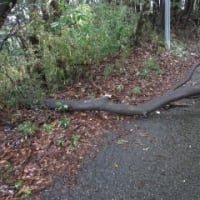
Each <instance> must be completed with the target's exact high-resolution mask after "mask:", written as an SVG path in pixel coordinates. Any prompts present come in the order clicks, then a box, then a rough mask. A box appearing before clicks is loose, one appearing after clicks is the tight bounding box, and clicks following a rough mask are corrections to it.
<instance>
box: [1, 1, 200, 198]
mask: <svg viewBox="0 0 200 200" xmlns="http://www.w3.org/2000/svg"><path fill="white" fill-rule="evenodd" d="M12 2H15V1H12ZM23 2H26V3H23ZM23 2H22V1H18V2H17V4H14V3H13V6H14V7H13V10H10V8H8V11H9V13H7V15H8V18H7V20H6V21H4V20H3V22H4V25H3V23H2V19H1V18H2V16H1V15H0V27H1V29H0V81H1V87H0V111H1V112H0V117H1V121H0V147H1V148H0V199H1V198H5V199H28V198H30V197H32V196H34V195H35V196H34V197H37V198H39V196H37V195H38V193H37V192H38V191H42V190H43V189H44V188H46V187H48V186H49V185H50V184H51V183H52V180H53V178H55V177H56V176H59V175H63V174H64V175H66V176H69V177H70V180H69V183H67V184H68V185H69V186H74V185H75V178H76V175H77V173H78V171H79V169H80V163H81V162H82V161H83V159H84V158H85V157H86V156H93V155H94V154H95V149H96V147H98V145H99V144H101V142H102V135H103V133H105V132H106V130H109V129H117V128H119V127H117V125H116V124H120V122H121V121H123V120H125V119H127V117H124V116H118V115H111V114H108V113H105V112H98V111H97V112H79V113H77V112H69V108H68V107H67V106H63V104H62V103H59V102H58V104H57V105H56V109H55V110H49V109H47V108H45V107H41V105H40V102H41V101H42V100H43V99H45V98H55V99H59V100H63V99H91V98H96V97H100V96H103V95H108V96H111V97H112V99H113V100H114V101H115V102H122V103H129V104H133V105H134V104H137V103H141V102H144V101H147V100H150V99H151V98H152V97H154V96H159V95H161V94H163V93H164V92H166V91H167V90H168V89H169V88H170V87H171V85H172V84H173V83H174V82H175V81H176V80H178V79H180V77H182V76H183V73H184V72H185V71H186V69H187V68H189V67H190V66H191V64H192V63H194V62H195V61H196V60H198V58H199V56H198V53H199V51H198V47H199V46H198V44H197V41H198V39H199V34H198V31H199V24H198V23H199V22H198V20H199V14H198V12H197V10H198V9H199V7H200V6H199V3H195V4H194V3H193V4H192V5H191V2H193V1H186V2H187V3H186V4H187V6H189V8H190V6H193V8H194V10H193V11H192V12H191V13H190V9H189V8H187V7H186V5H185V9H182V8H181V5H182V4H180V1H179V4H178V5H179V6H178V7H177V4H172V10H173V12H176V13H175V14H177V15H175V14H174V13H173V15H172V24H173V26H174V27H175V29H176V30H173V35H172V36H173V40H172V49H171V50H170V51H168V50H166V49H165V45H164V41H163V32H162V25H163V24H162V23H163V21H162V15H161V10H162V7H159V6H158V2H159V1H155V4H154V6H153V7H151V6H150V4H149V3H148V1H145V3H144V4H143V3H142V2H143V1H128V2H126V1H124V2H122V1H120V2H118V1H115V2H114V1H111V2H91V3H70V4H66V1H64V0H59V1H51V2H53V3H51V4H47V3H44V4H41V3H40V1H31V2H30V1H23ZM173 2H175V1H173ZM189 2H190V3H189ZM195 2H197V1H195ZM195 6H196V7H195ZM141 8H143V9H141ZM1 9H2V8H1V4H0V11H1ZM8 11H7V12H8ZM182 11H185V12H186V13H185V14H184V13H183V12H182ZM180 16H181V17H182V18H184V17H185V21H184V22H183V21H181V19H182V18H180ZM197 19H198V20H197ZM177 27H178V28H179V29H178V28H177ZM191 27H192V28H193V29H191ZM183 28H184V30H185V28H186V31H184V33H185V35H183V32H181V31H180V30H183ZM177 30H178V31H177ZM191 30H193V35H192V37H189V36H191V32H190V31H191ZM188 35H189V36H188ZM184 38H189V39H187V41H186V40H184ZM194 44H195V45H194ZM191 47H192V50H191ZM194 47H195V48H194ZM91 149H92V151H91Z"/></svg>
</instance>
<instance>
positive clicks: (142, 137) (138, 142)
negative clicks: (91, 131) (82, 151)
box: [41, 103, 200, 200]
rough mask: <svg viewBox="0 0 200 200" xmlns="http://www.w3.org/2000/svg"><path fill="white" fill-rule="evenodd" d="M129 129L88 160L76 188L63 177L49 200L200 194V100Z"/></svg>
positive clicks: (195, 199)
mask: <svg viewBox="0 0 200 200" xmlns="http://www.w3.org/2000/svg"><path fill="white" fill-rule="evenodd" d="M123 128H124V130H126V132H127V134H126V135H123V136H121V137H120V138H116V135H118V133H110V134H108V135H107V136H106V137H107V138H105V140H106V141H108V142H107V143H105V145H103V146H102V147H101V148H100V151H99V153H98V154H97V156H96V157H95V158H94V159H93V160H89V161H87V162H86V163H85V164H84V165H83V169H82V172H81V173H80V175H79V177H78V185H77V188H76V189H75V190H74V191H70V190H69V189H67V188H66V187H65V186H64V185H63V184H62V180H61V179H57V180H55V182H54V185H53V186H52V188H50V189H49V190H48V191H44V192H42V193H41V197H42V199H43V200H47V199H48V200H68V199H69V200H200V103H196V104H195V105H193V106H191V107H188V108H176V109H171V110H169V111H165V112H163V113H162V112H161V114H159V115H158V114H153V115H152V116H151V117H148V118H147V119H141V120H137V121H135V120H134V121H129V122H127V123H126V124H123Z"/></svg>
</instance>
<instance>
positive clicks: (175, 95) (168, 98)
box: [45, 87, 200, 116]
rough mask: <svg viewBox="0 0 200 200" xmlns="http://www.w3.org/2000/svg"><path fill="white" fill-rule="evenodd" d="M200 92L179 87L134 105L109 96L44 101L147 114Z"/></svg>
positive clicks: (82, 108)
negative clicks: (111, 99) (122, 102)
mask: <svg viewBox="0 0 200 200" xmlns="http://www.w3.org/2000/svg"><path fill="white" fill-rule="evenodd" d="M197 94H200V88H199V87H192V88H180V89H177V90H175V91H172V92H171V93H170V94H166V95H163V96H161V97H156V98H154V99H152V100H151V101H148V102H146V103H142V104H138V105H136V106H133V105H128V104H120V103H112V102H110V100H109V97H102V98H97V99H91V100H69V101H68V100H66V101H64V100H61V101H58V100H54V99H48V100H46V101H45V105H46V106H47V107H48V108H50V109H56V108H57V105H58V104H59V105H60V104H61V105H62V106H63V107H68V110H72V111H92V110H97V111H107V112H110V113H116V114H121V115H144V116H145V115H147V114H148V113H150V112H152V111H155V110H156V109H158V108H160V107H162V106H164V105H166V104H168V103H169V102H173V101H176V100H179V99H182V98H185V97H188V96H194V95H197Z"/></svg>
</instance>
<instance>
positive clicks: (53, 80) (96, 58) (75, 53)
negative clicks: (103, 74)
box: [0, 0, 200, 105]
mask: <svg viewBox="0 0 200 200" xmlns="http://www.w3.org/2000/svg"><path fill="white" fill-rule="evenodd" d="M159 2H160V3H159ZM171 2H172V24H173V28H174V27H175V29H176V30H182V29H180V28H184V29H185V28H186V27H187V26H188V27H190V28H189V29H190V30H192V31H193V35H195V36H198V35H199V21H200V20H199V9H200V6H199V5H200V1H189V0H187V1H181V0H173V1H171ZM16 3H17V4H16ZM13 7H14V9H13V10H12V12H11V9H12V8H13ZM0 11H1V13H2V14H1V15H0V27H1V31H0V51H1V54H0V61H1V63H0V78H1V89H0V96H1V99H0V101H1V104H4V103H5V102H6V104H9V105H17V104H18V103H25V102H26V103H28V104H33V103H36V102H35V99H39V98H41V97H42V96H43V95H44V94H45V93H46V92H48V91H50V92H55V91H57V90H58V89H60V88H62V87H63V86H64V85H66V84H70V83H73V82H74V81H76V80H78V79H79V78H80V77H88V78H92V74H91V67H92V66H93V65H94V64H96V63H99V62H101V61H105V60H107V59H108V58H111V57H112V56H115V55H116V54H120V55H122V56H123V55H128V52H129V50H130V47H133V46H134V45H138V44H141V43H142V42H143V41H147V40H154V41H153V42H155V46H156V49H155V51H157V50H158V48H159V45H161V44H163V43H162V42H161V41H162V38H161V37H160V35H161V33H162V30H163V29H162V27H163V19H164V18H163V17H164V15H163V13H164V0H161V1H158V0H154V1H142V0H131V1H130V0H129V1H126V0H124V1H116V0H115V1H103V2H100V1H93V0H91V1H87V2H86V1H84V2H82V1H81V2H78V1H76V2H75V1H65V0H59V1H55V0H51V1H48V2H45V3H42V1H37V0H29V1H28V0H26V1H20V0H19V1H18V2H17V1H15V0H5V1H4V2H3V4H0ZM10 12H11V14H10V15H9V13H10ZM7 15H8V16H9V18H8V19H7V21H6V22H5V19H6V16H7ZM3 22H5V23H4V26H2V25H3ZM177 27H179V28H177ZM191 27H192V28H191ZM180 32H181V31H180ZM190 37H191V34H190ZM8 99H9V101H8ZM33 99H34V102H33Z"/></svg>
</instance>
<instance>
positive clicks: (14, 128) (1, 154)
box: [0, 44, 200, 199]
mask: <svg viewBox="0 0 200 200" xmlns="http://www.w3.org/2000/svg"><path fill="white" fill-rule="evenodd" d="M199 57H200V54H199V52H198V50H195V51H194V52H187V56H185V55H184V56H182V57H178V56H175V55H173V54H172V53H170V52H163V53H160V55H159V56H155V53H154V50H153V47H152V46H151V44H146V45H145V46H143V47H142V48H137V49H135V50H133V51H132V53H131V55H130V56H129V57H128V58H123V59H122V58H121V59H119V58H117V57H116V58H114V59H112V60H110V61H105V62H104V63H101V64H98V65H96V66H93V67H92V77H91V80H86V79H83V80H80V81H78V82H77V83H75V84H73V85H72V86H69V87H66V88H65V90H64V91H62V92H61V93H60V94H57V95H52V96H51V98H56V99H89V98H94V97H100V96H103V95H106V94H107V95H111V97H112V100H113V101H116V102H124V103H129V104H137V103H140V102H144V101H147V100H149V99H151V98H153V97H155V96H160V95H162V94H163V93H164V92H166V91H167V90H168V89H169V88H170V87H171V86H172V85H173V84H174V83H175V82H176V81H177V80H179V79H180V78H181V77H183V75H184V73H185V72H186V71H187V70H189V69H190V68H191V66H192V64H194V63H196V62H197V60H198V59H199ZM155 66H156V67H155ZM0 116H1V126H0V199H20V198H21V199H26V198H27V197H28V196H30V195H31V194H37V192H38V191H40V190H43V189H44V188H47V187H48V186H50V184H51V182H52V180H53V178H55V177H56V176H60V175H66V176H68V177H70V181H69V179H67V181H66V184H67V185H69V186H74V185H75V184H76V174H77V173H78V172H79V169H80V164H81V162H82V160H83V159H85V158H86V157H87V156H95V152H96V150H97V148H96V147H97V146H98V145H100V144H101V142H102V140H101V138H102V135H103V134H105V133H106V131H108V130H109V129H117V128H119V126H117V124H119V123H120V122H122V121H123V120H126V119H127V117H124V116H118V115H113V114H109V113H106V112H66V113H62V112H56V111H49V110H44V109H42V110H40V109H34V110H30V109H20V110H12V111H10V110H5V109H4V110H2V111H1V113H0ZM28 122H31V123H32V124H35V127H34V128H33V127H25V128H24V129H25V132H24V133H22V132H23V131H20V128H19V125H20V124H24V123H25V124H27V123H28ZM24 129H23V128H22V130H24ZM27 129H28V130H27ZM29 130H30V132H29ZM26 131H27V132H26ZM34 199H39V197H37V195H35V197H34Z"/></svg>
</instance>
